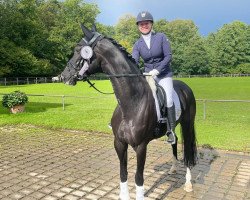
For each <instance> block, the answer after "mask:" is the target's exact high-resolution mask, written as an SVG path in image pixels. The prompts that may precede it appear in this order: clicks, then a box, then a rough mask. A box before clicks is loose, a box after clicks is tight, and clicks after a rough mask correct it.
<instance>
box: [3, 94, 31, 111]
mask: <svg viewBox="0 0 250 200" xmlns="http://www.w3.org/2000/svg"><path fill="white" fill-rule="evenodd" d="M27 102H28V96H27V95H26V94H25V93H23V92H20V91H14V92H12V93H10V94H6V95H4V96H3V102H2V104H3V106H4V107H6V108H12V107H13V106H16V105H24V104H26V103H27Z"/></svg>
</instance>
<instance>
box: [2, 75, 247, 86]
mask: <svg viewBox="0 0 250 200" xmlns="http://www.w3.org/2000/svg"><path fill="white" fill-rule="evenodd" d="M249 76H250V74H215V75H210V74H204V75H177V76H174V77H175V78H195V77H200V78H210V77H249ZM91 79H92V80H106V79H108V77H107V76H105V75H104V74H97V75H91ZM52 82H53V81H52V77H8V78H7V77H6V78H0V85H5V86H6V85H24V84H38V83H52Z"/></svg>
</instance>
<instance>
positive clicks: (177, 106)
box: [152, 90, 181, 121]
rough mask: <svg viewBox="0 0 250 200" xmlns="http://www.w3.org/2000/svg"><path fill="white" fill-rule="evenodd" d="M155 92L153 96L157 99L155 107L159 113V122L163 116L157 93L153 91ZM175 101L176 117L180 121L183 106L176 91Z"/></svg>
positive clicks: (174, 94) (174, 93)
mask: <svg viewBox="0 0 250 200" xmlns="http://www.w3.org/2000/svg"><path fill="white" fill-rule="evenodd" d="M152 92H153V96H154V99H155V107H156V112H157V119H158V121H161V120H162V116H161V112H160V105H159V102H158V99H157V96H156V93H155V92H154V91H153V90H152ZM173 101H174V105H175V116H176V120H178V119H179V118H180V116H181V104H180V99H179V97H178V95H177V93H176V91H175V90H174V91H173Z"/></svg>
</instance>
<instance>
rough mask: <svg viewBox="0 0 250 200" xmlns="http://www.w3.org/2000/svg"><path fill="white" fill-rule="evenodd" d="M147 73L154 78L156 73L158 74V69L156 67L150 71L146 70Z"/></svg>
mask: <svg viewBox="0 0 250 200" xmlns="http://www.w3.org/2000/svg"><path fill="white" fill-rule="evenodd" d="M148 74H149V75H151V76H152V77H153V78H155V77H156V76H157V75H159V71H158V70H157V69H153V70H151V71H150V72H148Z"/></svg>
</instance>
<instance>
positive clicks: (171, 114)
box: [167, 105, 176, 144]
mask: <svg viewBox="0 0 250 200" xmlns="http://www.w3.org/2000/svg"><path fill="white" fill-rule="evenodd" d="M167 113H168V122H169V125H170V129H171V130H170V132H167V136H168V139H167V142H168V143H170V144H175V143H176V136H175V126H176V117H175V106H174V105H173V106H172V107H169V108H167Z"/></svg>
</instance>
